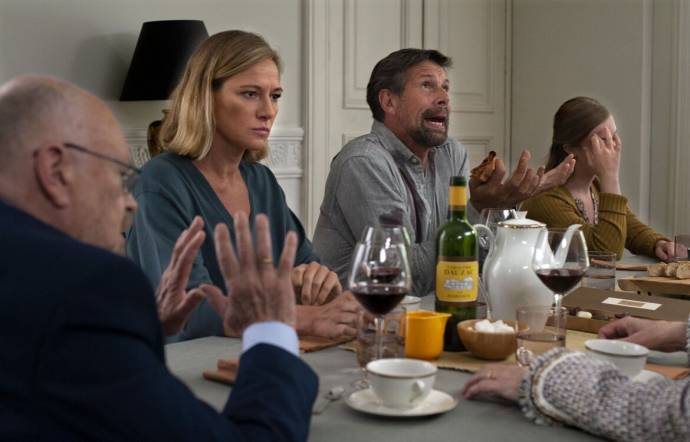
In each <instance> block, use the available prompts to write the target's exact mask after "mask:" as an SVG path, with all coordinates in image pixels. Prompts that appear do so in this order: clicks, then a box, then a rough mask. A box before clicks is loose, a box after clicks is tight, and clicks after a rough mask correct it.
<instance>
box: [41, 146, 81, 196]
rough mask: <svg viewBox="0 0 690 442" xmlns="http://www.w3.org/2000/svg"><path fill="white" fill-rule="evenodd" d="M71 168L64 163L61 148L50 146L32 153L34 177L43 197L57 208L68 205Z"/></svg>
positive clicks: (64, 159) (71, 175) (72, 174)
mask: <svg viewBox="0 0 690 442" xmlns="http://www.w3.org/2000/svg"><path fill="white" fill-rule="evenodd" d="M73 172H74V171H73V167H72V166H70V165H68V164H67V163H66V158H65V152H64V149H63V148H62V147H61V146H56V145H50V146H44V147H41V148H39V149H38V150H36V151H35V152H34V175H35V176H36V182H37V183H38V187H39V188H40V189H41V192H42V193H43V195H44V196H45V197H46V198H47V199H48V200H49V201H50V202H51V203H52V204H53V205H54V206H55V207H57V208H64V207H67V206H69V205H70V203H71V201H72V196H71V194H70V191H69V190H70V189H69V187H70V185H71V183H72V179H73V178H74V173H73Z"/></svg>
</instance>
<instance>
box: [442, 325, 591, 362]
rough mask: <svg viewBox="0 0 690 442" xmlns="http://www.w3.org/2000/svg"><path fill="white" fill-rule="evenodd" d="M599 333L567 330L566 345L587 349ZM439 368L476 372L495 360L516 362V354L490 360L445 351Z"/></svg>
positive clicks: (465, 353) (580, 349)
mask: <svg viewBox="0 0 690 442" xmlns="http://www.w3.org/2000/svg"><path fill="white" fill-rule="evenodd" d="M596 337H597V335H595V334H592V333H585V332H581V331H576V330H567V331H566V338H565V346H566V348H569V349H571V350H576V351H585V341H586V340H588V339H596ZM431 362H432V363H433V364H436V366H437V367H438V368H445V369H448V370H458V371H466V372H470V373H474V372H475V371H477V370H479V368H480V367H482V366H484V365H486V364H491V363H495V362H499V363H500V362H504V363H506V364H514V363H515V355H514V354H512V355H510V356H509V357H508V358H506V359H505V360H503V361H488V360H486V359H479V358H477V357H474V356H472V354H470V353H469V352H459V353H456V352H452V353H451V352H443V354H442V355H441V357H439V358H438V359H437V360H435V361H431Z"/></svg>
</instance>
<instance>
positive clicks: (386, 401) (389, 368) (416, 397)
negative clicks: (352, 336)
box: [367, 359, 437, 409]
mask: <svg viewBox="0 0 690 442" xmlns="http://www.w3.org/2000/svg"><path fill="white" fill-rule="evenodd" d="M436 371H437V369H436V366H435V365H434V364H431V363H429V362H426V361H420V360H418V359H378V360H376V361H372V362H369V363H368V364H367V372H368V374H369V375H368V379H369V383H370V384H371V388H372V390H373V391H374V394H375V395H376V396H377V397H378V398H379V399H380V400H381V403H382V404H383V405H385V406H386V407H389V408H397V409H405V408H412V407H414V406H416V405H418V404H419V403H421V402H422V401H423V400H424V399H425V398H426V397H427V396H428V395H429V393H430V392H431V388H432V387H433V386H434V380H436Z"/></svg>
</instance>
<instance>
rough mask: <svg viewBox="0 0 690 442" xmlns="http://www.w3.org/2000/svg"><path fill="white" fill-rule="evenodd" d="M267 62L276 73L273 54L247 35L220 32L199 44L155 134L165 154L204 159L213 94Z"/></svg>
mask: <svg viewBox="0 0 690 442" xmlns="http://www.w3.org/2000/svg"><path fill="white" fill-rule="evenodd" d="M266 59H269V60H273V62H274V63H275V64H276V66H277V67H278V71H280V70H281V62H280V57H279V56H278V53H277V52H276V51H275V50H274V49H273V48H271V47H270V46H269V45H268V43H266V40H264V39H263V38H262V37H261V36H259V35H257V34H252V33H251V32H245V31H237V30H235V31H225V32H219V33H218V34H214V35H212V36H211V37H209V38H208V39H207V40H206V41H204V42H203V43H202V44H201V46H199V48H198V49H197V50H196V51H194V53H193V54H192V56H191V57H190V58H189V62H187V68H186V69H185V72H184V75H183V76H182V80H180V82H179V83H178V85H177V87H175V90H174V91H173V93H172V95H171V96H170V100H171V107H170V112H169V113H168V114H167V115H166V116H165V118H164V119H163V126H162V127H161V130H160V135H159V137H160V142H161V144H162V145H163V146H165V150H169V151H171V152H175V153H176V154H178V155H183V156H186V157H189V158H191V159H193V160H197V159H202V158H204V157H205V156H206V155H207V154H208V152H209V150H210V149H211V142H212V141H213V135H214V133H215V130H216V121H215V117H214V113H213V108H214V102H213V92H214V91H216V90H218V89H219V88H220V87H221V86H222V84H223V81H224V80H225V79H227V78H229V77H232V76H233V75H237V74H239V73H240V72H242V71H245V70H247V69H249V68H250V67H251V66H253V65H255V64H257V63H259V62H261V61H264V60H266ZM266 155H267V149H263V150H261V151H246V152H245V154H244V157H243V159H247V160H250V161H259V160H261V159H262V158H265V157H266Z"/></svg>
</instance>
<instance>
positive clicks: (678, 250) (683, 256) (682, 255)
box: [669, 233, 690, 261]
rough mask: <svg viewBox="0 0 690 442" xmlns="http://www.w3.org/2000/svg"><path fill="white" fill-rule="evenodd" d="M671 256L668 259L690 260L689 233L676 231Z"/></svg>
mask: <svg viewBox="0 0 690 442" xmlns="http://www.w3.org/2000/svg"><path fill="white" fill-rule="evenodd" d="M673 243H674V244H675V245H674V247H673V256H672V257H671V258H670V259H669V261H688V260H690V253H689V252H688V251H690V234H687V233H677V234H676V236H675V237H674V238H673Z"/></svg>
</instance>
